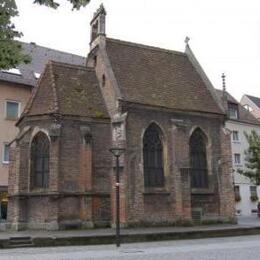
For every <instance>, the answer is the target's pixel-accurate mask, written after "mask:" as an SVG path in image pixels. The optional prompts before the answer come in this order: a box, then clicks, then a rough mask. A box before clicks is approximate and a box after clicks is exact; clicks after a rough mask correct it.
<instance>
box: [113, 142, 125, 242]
mask: <svg viewBox="0 0 260 260" xmlns="http://www.w3.org/2000/svg"><path fill="white" fill-rule="evenodd" d="M109 151H110V152H111V153H112V154H113V155H114V156H115V157H116V246H117V247H119V246H120V193H119V183H120V178H119V157H120V156H121V155H122V154H123V153H124V152H125V149H124V148H117V147H115V148H111V149H109Z"/></svg>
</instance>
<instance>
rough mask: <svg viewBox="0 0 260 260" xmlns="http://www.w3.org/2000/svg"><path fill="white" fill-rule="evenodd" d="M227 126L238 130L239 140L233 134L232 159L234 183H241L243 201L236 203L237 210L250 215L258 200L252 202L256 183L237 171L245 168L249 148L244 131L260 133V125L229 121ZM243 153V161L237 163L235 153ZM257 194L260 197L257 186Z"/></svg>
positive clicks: (244, 214)
mask: <svg viewBox="0 0 260 260" xmlns="http://www.w3.org/2000/svg"><path fill="white" fill-rule="evenodd" d="M226 127H227V128H228V129H229V130H231V131H238V133H239V141H233V136H232V135H231V147H232V160H233V169H234V176H233V178H234V183H235V185H239V189H240V196H241V201H240V202H237V203H236V210H237V211H240V212H241V213H240V214H241V215H243V216H248V215H251V214H252V210H254V209H256V206H257V202H252V201H251V199H250V196H251V194H250V186H251V185H254V184H252V183H251V182H250V180H249V179H248V178H246V177H244V176H242V175H241V174H239V173H238V172H237V170H238V169H245V150H246V149H247V148H248V142H247V140H246V137H245V134H244V132H247V133H250V132H251V131H252V130H255V131H257V133H258V134H260V126H255V125H250V124H245V123H240V122H235V121H227V122H226ZM235 153H239V154H241V163H240V164H239V165H237V164H235V161H234V160H235V159H234V154H235ZM257 194H258V197H259V198H260V187H259V186H258V187H257Z"/></svg>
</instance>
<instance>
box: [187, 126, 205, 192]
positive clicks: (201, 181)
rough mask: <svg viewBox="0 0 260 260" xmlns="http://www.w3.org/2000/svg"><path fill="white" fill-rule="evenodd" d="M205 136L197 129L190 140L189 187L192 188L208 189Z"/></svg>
mask: <svg viewBox="0 0 260 260" xmlns="http://www.w3.org/2000/svg"><path fill="white" fill-rule="evenodd" d="M206 140H207V139H206V136H205V134H204V133H203V132H202V130H201V129H200V128H197V129H196V130H195V131H194V132H193V134H192V136H191V138H190V162H191V185H192V187H193V188H207V187H208V167H207V151H206Z"/></svg>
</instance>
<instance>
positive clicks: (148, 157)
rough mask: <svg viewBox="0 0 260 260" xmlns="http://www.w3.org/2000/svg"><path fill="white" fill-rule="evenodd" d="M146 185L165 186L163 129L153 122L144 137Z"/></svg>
mask: <svg viewBox="0 0 260 260" xmlns="http://www.w3.org/2000/svg"><path fill="white" fill-rule="evenodd" d="M143 159H144V185H145V187H163V186H164V169H163V143H162V132H161V129H160V128H159V127H158V126H157V125H156V124H154V123H152V124H151V125H150V126H149V127H148V128H147V129H146V131H145V134H144V137H143Z"/></svg>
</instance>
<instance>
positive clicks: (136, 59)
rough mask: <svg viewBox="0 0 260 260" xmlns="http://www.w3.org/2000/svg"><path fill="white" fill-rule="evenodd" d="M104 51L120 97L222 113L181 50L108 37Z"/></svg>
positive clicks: (162, 105)
mask: <svg viewBox="0 0 260 260" xmlns="http://www.w3.org/2000/svg"><path fill="white" fill-rule="evenodd" d="M106 50H107V53H108V57H109V59H110V62H111V66H112V69H113V71H114V73H115V77H116V79H117V83H118V85H119V88H120V91H121V93H122V96H123V99H124V100H126V101H130V102H134V103H140V104H146V105H152V106H159V107H166V108H170V109H180V110H186V111H198V112H207V113H217V114H223V111H221V109H220V108H219V105H218V104H217V102H216V101H215V100H214V99H213V97H212V95H211V93H210V91H209V90H208V89H207V87H206V85H205V83H204V81H203V80H202V78H201V77H200V75H199V74H198V72H197V71H196V69H195V68H194V66H193V65H192V64H191V62H190V60H189V58H188V56H187V55H186V54H185V53H181V52H176V51H170V50H165V49H160V48H155V47H150V46H145V45H140V44H135V43H130V42H124V41H120V40H114V39H109V38H107V39H106Z"/></svg>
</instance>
